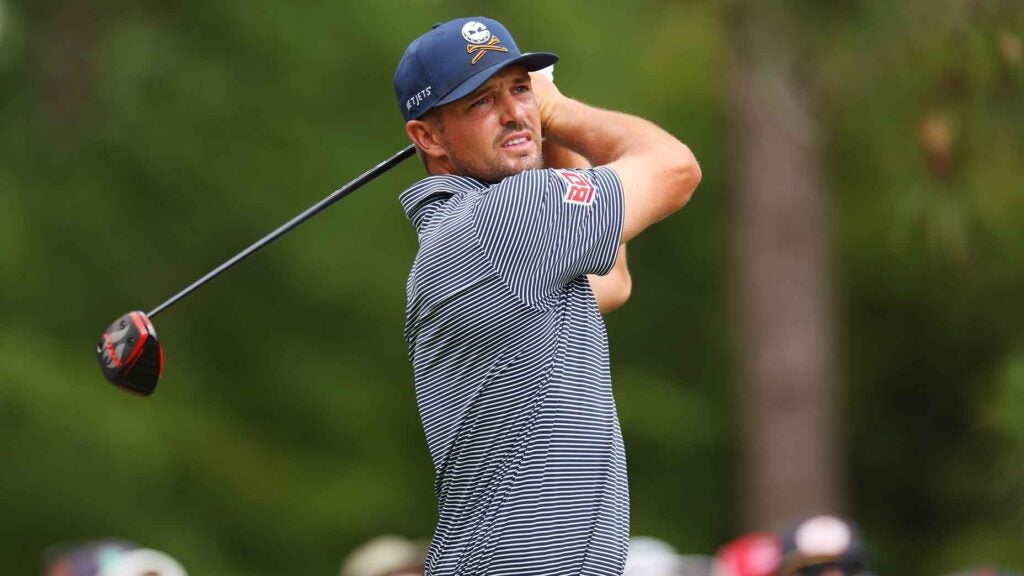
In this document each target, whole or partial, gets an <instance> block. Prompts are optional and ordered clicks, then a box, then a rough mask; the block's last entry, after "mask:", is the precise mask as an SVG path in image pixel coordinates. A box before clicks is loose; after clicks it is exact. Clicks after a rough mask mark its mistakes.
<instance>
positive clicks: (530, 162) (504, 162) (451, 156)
mask: <svg viewBox="0 0 1024 576" xmlns="http://www.w3.org/2000/svg"><path fill="white" fill-rule="evenodd" d="M521 130H527V131H529V132H530V138H531V140H530V142H531V143H532V144H533V150H532V151H531V152H530V153H528V154H526V155H523V156H518V157H516V158H508V157H506V156H504V155H502V154H501V140H503V139H504V138H505V137H507V136H508V135H509V134H511V133H513V132H518V131H521ZM494 146H495V157H494V159H493V160H491V161H489V162H487V164H486V165H482V166H481V165H476V164H475V163H473V162H469V161H466V160H463V159H462V158H461V157H459V155H458V154H456V153H455V151H454V150H449V151H448V160H449V162H451V165H452V168H454V169H455V173H456V174H462V175H465V176H471V177H473V178H476V179H477V180H483V181H484V182H489V183H492V184H494V183H497V182H500V181H502V180H504V179H505V178H508V177H509V176H515V175H516V174H520V173H522V172H525V171H527V170H537V169H540V168H543V167H544V154H543V151H542V147H541V139H540V135H539V134H537V131H536V130H534V129H533V128H531V127H530V126H529V125H526V124H522V125H519V126H513V127H510V128H507V129H506V130H504V131H503V132H502V134H501V136H499V137H498V138H496V139H495V144H494Z"/></svg>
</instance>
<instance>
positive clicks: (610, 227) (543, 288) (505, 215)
mask: <svg viewBox="0 0 1024 576" xmlns="http://www.w3.org/2000/svg"><path fill="white" fill-rule="evenodd" d="M623 203H624V200H623V192H622V182H621V181H620V180H619V177H618V174H616V173H615V171H614V170H612V169H611V168H607V167H599V168H588V169H581V170H567V169H546V170H528V171H526V172H522V173H520V174H517V175H515V176H510V177H508V178H505V179H504V180H502V181H501V182H499V183H498V184H495V185H493V186H491V188H489V189H488V190H487V191H486V192H485V194H483V195H482V197H481V199H480V201H479V203H478V204H477V206H476V208H475V210H474V225H475V229H476V234H477V237H478V239H479V241H480V244H481V246H482V247H483V250H484V252H485V253H486V255H487V257H488V258H489V259H490V262H491V265H492V266H493V267H494V269H495V270H496V271H497V273H498V275H499V276H500V277H501V278H502V280H503V281H504V282H505V283H506V285H507V286H508V287H509V289H510V290H511V291H512V292H513V293H514V294H515V295H516V296H517V297H519V298H520V299H521V300H522V301H523V302H524V303H525V304H527V305H528V306H534V307H536V306H541V305H542V304H543V301H544V300H545V299H547V298H549V297H551V296H553V295H555V294H557V293H558V292H559V291H561V289H562V288H563V287H564V286H565V285H566V284H568V283H570V282H572V281H573V280H574V279H576V278H578V277H580V276H583V275H586V274H607V273H608V271H609V270H611V268H612V266H614V265H615V257H616V254H617V252H618V246H619V242H620V240H621V238H622V222H623Z"/></svg>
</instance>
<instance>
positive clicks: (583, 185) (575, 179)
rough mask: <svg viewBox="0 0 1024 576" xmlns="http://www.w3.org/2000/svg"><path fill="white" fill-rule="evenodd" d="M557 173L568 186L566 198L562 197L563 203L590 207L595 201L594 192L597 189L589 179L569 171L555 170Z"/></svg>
mask: <svg viewBox="0 0 1024 576" xmlns="http://www.w3.org/2000/svg"><path fill="white" fill-rule="evenodd" d="M555 173H556V174H558V175H559V176H561V177H562V180H564V181H565V184H566V187H565V196H563V197H562V201H563V202H571V203H572V204H583V205H585V206H590V204H591V203H592V202H593V201H594V192H595V191H596V190H597V189H596V188H594V185H593V184H592V183H591V182H590V179H589V178H587V177H586V176H584V175H583V174H580V173H579V172H571V171H569V170H555Z"/></svg>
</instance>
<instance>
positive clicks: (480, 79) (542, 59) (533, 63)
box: [432, 52, 558, 108]
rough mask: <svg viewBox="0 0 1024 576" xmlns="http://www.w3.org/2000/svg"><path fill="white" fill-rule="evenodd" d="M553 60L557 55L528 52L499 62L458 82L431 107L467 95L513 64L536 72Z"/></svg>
mask: <svg viewBox="0 0 1024 576" xmlns="http://www.w3.org/2000/svg"><path fill="white" fill-rule="evenodd" d="M555 62H558V56H557V55H556V54H552V53H550V52H530V53H528V54H523V55H522V56H519V57H518V58H512V59H511V60H505V61H503V62H499V63H497V64H495V65H494V66H491V67H490V68H484V69H483V70H481V71H479V72H477V73H476V74H474V75H472V76H470V77H469V78H467V79H466V80H465V81H464V82H463V83H462V84H459V85H458V86H456V87H455V88H454V89H453V90H452V91H451V92H449V93H448V94H446V95H445V96H444V97H443V98H441V99H440V100H438V101H437V103H436V104H434V105H433V106H432V108H436V107H438V106H444V105H445V104H451V103H452V102H455V101H456V100H458V99H460V98H465V97H466V96H469V95H470V94H471V93H472V92H473V91H474V90H476V89H477V88H479V87H481V86H483V85H484V83H485V82H487V81H488V80H490V79H491V77H492V76H494V75H495V74H497V73H498V72H501V71H502V70H504V69H505V68H508V67H509V66H512V65H514V64H521V65H523V66H525V67H526V69H527V70H529V71H530V72H536V71H537V70H540V69H542V68H547V67H548V66H551V65H553V64H554V63H555Z"/></svg>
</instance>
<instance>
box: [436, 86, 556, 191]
mask: <svg viewBox="0 0 1024 576" xmlns="http://www.w3.org/2000/svg"><path fill="white" fill-rule="evenodd" d="M435 114H436V116H435V118H434V119H433V120H432V122H433V123H434V126H435V128H436V129H437V132H436V134H437V138H438V140H439V142H440V144H441V146H442V147H443V148H444V149H445V151H446V153H447V156H448V162H449V164H450V165H451V169H452V170H453V171H454V173H456V174H460V175H465V176H472V177H474V178H478V179H480V180H484V181H485V182H498V181H499V180H501V179H503V178H505V177H507V176H512V175H513V174H518V173H520V172H522V171H524V170H530V169H534V168H542V167H543V165H544V159H543V157H542V155H541V127H540V108H539V107H538V106H537V101H536V100H535V99H534V97H533V89H532V85H531V84H530V75H529V73H528V72H527V71H526V68H524V67H523V66H509V67H508V68H506V69H504V70H502V71H501V72H498V73H497V74H495V75H494V76H493V77H492V78H491V79H490V80H488V81H487V82H486V83H485V84H484V85H483V86H481V87H480V88H478V89H477V90H476V91H474V92H472V93H471V94H469V95H468V96H466V97H465V98H462V99H460V100H456V101H455V102H452V103H451V104H448V105H446V106H443V107H441V108H440V109H438V110H437V111H436V112H435Z"/></svg>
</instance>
